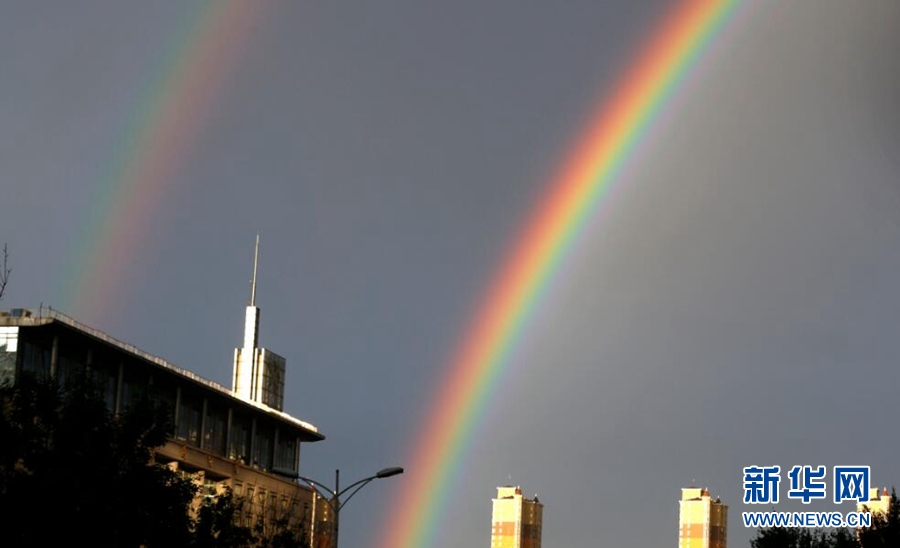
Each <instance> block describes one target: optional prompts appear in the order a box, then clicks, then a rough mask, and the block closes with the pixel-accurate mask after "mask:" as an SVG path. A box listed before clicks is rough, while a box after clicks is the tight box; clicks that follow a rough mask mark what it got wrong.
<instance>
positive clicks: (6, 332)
mask: <svg viewBox="0 0 900 548" xmlns="http://www.w3.org/2000/svg"><path fill="white" fill-rule="evenodd" d="M18 348H19V328H18V327H0V385H2V384H5V383H9V384H12V382H13V381H15V379H16V351H17V350H18Z"/></svg>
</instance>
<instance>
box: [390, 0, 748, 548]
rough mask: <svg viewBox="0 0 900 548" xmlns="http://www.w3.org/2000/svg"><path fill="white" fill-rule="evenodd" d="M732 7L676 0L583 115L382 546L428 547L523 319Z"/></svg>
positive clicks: (422, 447) (423, 440) (491, 288)
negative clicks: (585, 122) (578, 134)
mask: <svg viewBox="0 0 900 548" xmlns="http://www.w3.org/2000/svg"><path fill="white" fill-rule="evenodd" d="M737 5H738V3H737V1H736V0H721V1H719V0H686V1H682V2H679V4H678V5H677V6H676V7H675V8H674V9H673V10H672V12H671V13H669V14H668V16H667V17H665V18H664V19H663V20H662V24H661V26H660V27H659V28H658V29H657V30H656V32H654V33H653V34H652V35H651V37H650V40H649V41H648V42H647V45H646V47H645V48H644V49H643V50H642V51H641V52H640V53H639V55H637V57H636V62H635V63H633V64H632V65H630V67H631V68H630V70H628V72H627V73H626V74H625V75H624V78H623V79H622V80H621V81H620V84H619V85H618V86H617V87H616V89H615V90H614V93H613V94H612V95H611V96H610V97H609V98H608V100H606V101H604V102H603V103H602V104H601V105H600V108H599V110H598V111H597V112H596V114H595V115H594V116H593V118H592V119H591V120H590V124H589V126H588V129H587V131H586V132H585V134H584V135H583V136H582V138H581V139H580V140H578V141H577V146H576V148H575V150H574V152H573V153H572V154H571V155H569V157H568V158H567V160H566V161H565V162H564V163H563V166H562V169H561V170H560V172H559V173H558V175H557V176H556V177H555V178H554V179H553V180H552V181H551V184H550V186H549V187H548V190H547V193H546V194H545V196H544V199H543V200H541V201H540V202H539V206H538V208H537V210H536V211H535V213H534V214H533V215H532V216H531V217H530V221H529V222H528V223H527V224H526V226H525V227H524V230H523V231H522V233H521V236H520V237H519V238H518V240H517V242H516V244H515V247H514V248H512V252H511V253H510V254H509V255H508V256H507V257H506V258H505V260H504V261H503V262H502V263H501V266H500V269H499V271H498V273H497V274H496V276H495V278H494V279H493V280H492V282H491V283H490V284H489V285H488V289H487V293H486V295H485V298H484V299H482V300H481V301H480V302H482V303H484V304H483V305H482V306H481V308H480V309H479V310H478V311H477V313H476V314H475V316H474V318H473V321H472V322H471V323H470V326H469V328H468V329H467V330H466V332H465V335H464V337H463V339H462V342H461V344H460V346H459V347H458V348H457V350H456V352H455V354H454V356H452V359H451V360H450V362H449V365H448V369H447V374H446V377H445V378H444V379H443V382H441V383H440V386H441V389H440V392H439V393H438V394H437V397H436V398H435V400H434V401H435V404H434V405H433V406H432V407H431V409H430V410H429V412H428V413H427V414H426V415H425V417H426V420H425V423H424V424H423V427H422V430H421V431H420V433H419V435H418V437H417V438H416V440H417V441H416V444H415V450H414V454H413V455H412V456H411V459H410V461H409V462H408V464H407V471H408V472H407V477H406V480H405V481H404V482H403V484H405V486H404V487H403V490H402V491H401V493H400V496H399V500H398V501H396V502H395V503H394V504H391V505H390V506H391V507H392V508H394V509H395V511H393V512H392V513H391V517H390V518H389V519H388V520H387V521H386V524H385V526H384V527H383V529H382V534H381V536H380V538H381V542H380V543H379V546H381V548H424V547H428V546H432V545H433V541H434V537H435V533H436V524H437V519H438V517H439V516H441V515H444V514H445V512H444V510H443V508H444V506H445V505H446V502H447V498H448V492H449V489H450V482H451V481H452V479H453V478H454V477H455V476H456V475H457V472H458V470H459V468H460V466H461V464H462V460H463V456H464V455H465V454H466V452H467V451H468V448H469V446H470V445H471V443H472V436H473V430H474V427H475V425H476V422H477V420H478V419H479V418H480V417H481V416H482V415H483V414H484V407H485V405H486V402H487V399H488V395H489V394H491V393H493V391H494V388H495V386H496V383H497V380H498V378H499V377H500V375H501V374H502V373H503V371H504V368H505V367H506V366H507V365H508V363H509V358H510V355H511V353H512V352H513V351H514V349H515V347H516V340H517V337H518V336H519V334H520V332H521V331H522V329H523V326H524V324H525V323H526V321H527V320H528V319H529V318H530V317H531V315H532V313H533V312H534V309H535V307H536V306H537V304H538V303H539V302H540V300H541V297H542V295H543V294H544V293H545V292H546V291H547V289H548V288H549V286H550V282H551V281H552V279H553V276H554V274H555V273H556V272H557V271H559V270H560V267H561V266H562V263H563V261H564V260H565V259H566V258H567V256H568V255H569V254H570V252H571V250H572V248H573V246H574V245H575V243H576V241H577V240H578V238H579V236H580V235H581V234H582V232H583V231H584V229H585V227H586V225H587V223H588V222H589V220H590V219H591V217H592V215H593V213H594V212H595V211H596V210H597V209H598V207H599V205H600V202H601V201H602V198H603V197H604V196H605V195H606V193H607V191H608V190H609V189H610V187H611V186H612V184H613V183H614V182H615V181H616V179H617V177H618V175H619V174H620V173H621V171H622V170H623V169H624V168H625V167H626V165H627V163H628V161H629V159H630V158H631V157H632V156H633V155H634V152H635V151H636V149H637V147H638V145H639V144H640V143H641V141H642V138H643V137H644V136H645V135H646V133H647V131H648V129H649V128H650V127H651V126H652V123H653V122H654V120H656V119H657V118H658V117H659V114H660V111H661V109H662V108H663V107H664V106H666V105H667V104H668V103H669V102H671V101H670V100H671V98H672V97H673V95H674V94H675V92H676V91H677V90H678V88H679V84H680V83H681V82H683V80H684V79H685V78H686V77H687V75H688V74H689V73H690V70H691V68H692V67H694V66H695V65H696V62H697V61H698V60H699V58H700V57H701V54H702V53H703V52H704V51H706V50H707V49H708V48H709V44H710V42H711V40H712V39H713V38H714V37H716V36H717V35H719V34H720V32H721V30H722V28H723V27H724V25H725V23H726V22H728V21H730V20H732V19H733V17H734V12H735V10H736V7H737Z"/></svg>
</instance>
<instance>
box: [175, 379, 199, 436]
mask: <svg viewBox="0 0 900 548" xmlns="http://www.w3.org/2000/svg"><path fill="white" fill-rule="evenodd" d="M202 405H203V403H202V400H200V398H197V397H196V396H195V395H194V394H191V393H190V392H188V391H186V390H185V391H183V392H182V394H181V405H180V407H179V408H178V426H177V428H176V429H175V437H176V438H177V439H179V440H182V441H186V442H187V443H189V444H191V445H194V446H196V445H199V442H200V412H201V410H202Z"/></svg>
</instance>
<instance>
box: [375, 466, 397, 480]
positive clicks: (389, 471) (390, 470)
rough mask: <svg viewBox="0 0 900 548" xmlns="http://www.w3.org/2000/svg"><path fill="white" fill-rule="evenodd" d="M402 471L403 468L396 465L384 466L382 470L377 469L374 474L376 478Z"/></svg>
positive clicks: (386, 476)
mask: <svg viewBox="0 0 900 548" xmlns="http://www.w3.org/2000/svg"><path fill="white" fill-rule="evenodd" d="M402 473H403V468H400V467H399V466H396V467H394V468H385V469H384V470H379V471H378V473H377V474H375V477H376V478H379V479H381V478H389V477H391V476H396V475H398V474H402Z"/></svg>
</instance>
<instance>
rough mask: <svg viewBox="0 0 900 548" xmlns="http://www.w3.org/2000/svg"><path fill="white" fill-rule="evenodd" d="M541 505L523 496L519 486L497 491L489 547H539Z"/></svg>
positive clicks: (542, 506) (542, 515) (535, 500)
mask: <svg viewBox="0 0 900 548" xmlns="http://www.w3.org/2000/svg"><path fill="white" fill-rule="evenodd" d="M543 519H544V505H543V504H541V502H540V501H539V500H538V498H537V495H535V497H534V498H533V499H527V498H525V497H523V496H522V488H521V487H512V486H509V485H506V486H503V487H498V488H497V498H495V499H494V508H493V515H492V518H491V548H541V526H542V524H543Z"/></svg>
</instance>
